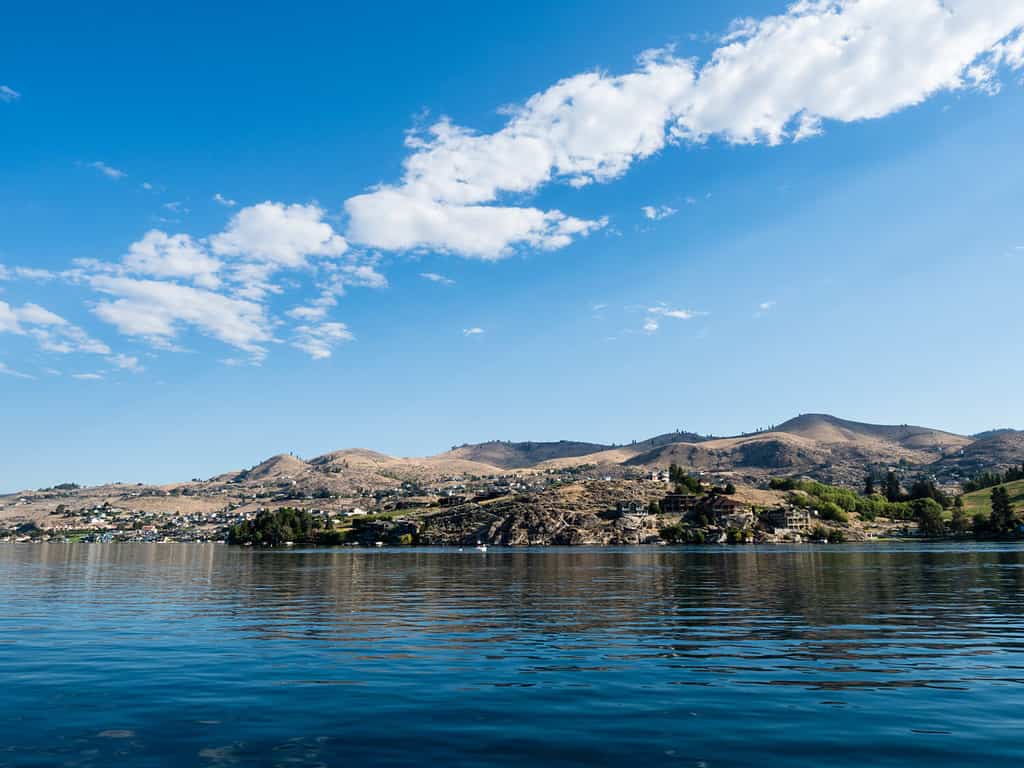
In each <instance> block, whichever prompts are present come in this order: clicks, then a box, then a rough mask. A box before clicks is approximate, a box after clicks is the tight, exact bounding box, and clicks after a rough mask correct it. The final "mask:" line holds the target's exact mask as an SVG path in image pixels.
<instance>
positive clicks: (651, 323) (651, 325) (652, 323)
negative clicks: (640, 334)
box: [644, 317, 658, 333]
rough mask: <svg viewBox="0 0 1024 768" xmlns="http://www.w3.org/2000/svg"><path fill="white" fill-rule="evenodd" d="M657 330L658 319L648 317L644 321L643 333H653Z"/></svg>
mask: <svg viewBox="0 0 1024 768" xmlns="http://www.w3.org/2000/svg"><path fill="white" fill-rule="evenodd" d="M657 330H658V321H657V320H655V319H654V318H653V317H648V318H647V319H646V320H645V321H644V333H654V332H655V331H657Z"/></svg>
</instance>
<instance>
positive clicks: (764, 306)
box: [754, 301, 776, 318]
mask: <svg viewBox="0 0 1024 768" xmlns="http://www.w3.org/2000/svg"><path fill="white" fill-rule="evenodd" d="M775 304H776V302H775V301H762V302H761V303H760V304H758V305H757V312H755V313H754V317H755V318H758V317H764V316H765V315H766V314H768V313H769V312H771V311H772V310H773V309H775Z"/></svg>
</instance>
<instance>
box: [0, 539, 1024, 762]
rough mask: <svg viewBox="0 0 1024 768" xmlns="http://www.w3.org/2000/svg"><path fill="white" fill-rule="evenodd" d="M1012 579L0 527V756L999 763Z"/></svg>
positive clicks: (1016, 655) (939, 561) (668, 554)
mask: <svg viewBox="0 0 1024 768" xmlns="http://www.w3.org/2000/svg"><path fill="white" fill-rule="evenodd" d="M1022 579H1024V549H1021V548H1020V547H1014V546H1003V547H999V546H988V547H969V548H964V547H952V546H907V545H901V546H893V547H881V546H874V547H856V546H849V547H832V548H813V547H793V548H779V547H776V548H759V549H755V548H733V549H728V548H727V549H712V548H700V549H679V550H676V549H667V548H637V549H621V550H620V549H603V550H598V549H593V550H591V549H542V550H522V549H509V550H501V549H492V550H491V551H490V552H488V553H486V554H482V553H479V552H476V551H472V552H458V551H438V550H374V551H367V550H355V551H353V550H348V549H346V550H308V551H300V550H281V551H254V550H249V549H234V548H228V547H223V546H217V545H93V546H81V545H79V546H75V545H57V544H43V545H34V546H13V545H12V546H5V547H0V583H2V584H3V585H5V587H4V590H3V593H2V594H0V676H2V678H0V679H3V680H5V681H9V682H8V683H7V684H6V685H5V694H4V696H3V697H2V698H0V715H2V722H3V725H2V726H0V727H2V728H4V729H5V730H7V731H8V732H7V733H4V734H3V735H4V737H5V738H4V739H3V743H4V744H5V746H4V747H3V748H0V765H2V764H6V763H5V761H7V762H10V763H11V764H14V763H17V764H33V762H35V763H38V764H53V763H54V762H61V763H66V764H78V765H107V764H110V762H111V761H116V762H118V763H119V764H125V765H130V764H138V765H144V764H153V761H154V760H157V761H160V760H161V759H162V760H164V761H168V760H171V761H173V762H175V763H176V764H195V765H211V764H266V765H277V764H281V765H284V764H288V765H295V764H316V763H318V762H320V763H324V764H342V763H345V764H349V765H351V764H353V763H356V764H358V763H373V764H396V765H397V764H409V763H411V762H417V761H418V759H419V758H422V757H423V756H425V755H429V756H431V757H432V758H433V759H435V760H437V761H438V762H442V761H443V762H445V763H449V764H461V765H473V764H481V765H495V764H502V763H520V762H522V761H524V760H527V759H529V760H531V761H533V762H541V763H545V762H557V763H559V764H566V763H569V764H580V765H583V764H593V763H595V762H611V763H618V762H624V761H625V760H635V759H643V760H645V761H647V762H653V763H659V764H660V763H667V764H679V763H680V762H682V763H683V764H690V765H696V764H698V763H699V762H701V761H703V762H705V763H707V764H708V765H712V764H713V765H750V764H759V763H761V762H763V758H764V755H765V754H766V753H768V752H770V753H772V754H773V755H775V758H774V759H776V760H779V761H782V762H784V763H787V764H800V765H802V764H807V765H819V764H821V761H822V758H823V756H827V758H828V762H829V763H830V764H848V765H862V764H863V763H864V762H867V761H868V760H870V761H871V762H873V763H881V764H882V765H885V764H893V765H896V764H900V765H906V764H916V763H917V762H921V763H924V762H926V761H928V762H936V761H938V762H940V763H942V762H944V761H945V762H947V764H964V762H963V761H959V762H958V759H957V756H960V757H961V758H963V760H964V761H966V762H968V763H969V762H972V761H973V759H976V758H977V757H978V755H984V757H985V761H986V763H987V764H999V763H1000V762H1001V761H1002V762H1006V764H1010V762H1013V763H1014V764H1017V763H1018V762H1019V760H1020V759H1022V758H1024V748H1022V747H1021V746H1020V745H1019V744H1018V741H1017V740H1016V739H1013V738H1010V737H1009V736H1010V735H1011V734H1013V733H1014V732H1015V729H1017V728H1019V727H1020V726H1021V725H1022V724H1024V723H1022V720H1021V718H1020V716H1019V715H1017V714H1016V713H1017V712H1018V711H1020V707H1021V705H1022V704H1024V687H1022V686H1021V683H1022V682H1024V636H1022V634H1021V629H1022V627H1024V622H1022V619H1021V613H1022V605H1021V601H1020V594H1021V580H1022ZM968 756H973V758H972V760H967V757H968ZM949 761H952V762H949Z"/></svg>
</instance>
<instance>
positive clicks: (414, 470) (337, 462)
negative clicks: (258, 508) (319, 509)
mask: <svg viewBox="0 0 1024 768" xmlns="http://www.w3.org/2000/svg"><path fill="white" fill-rule="evenodd" d="M309 464H310V465H311V466H313V467H314V468H317V469H320V470H323V471H334V470H339V469H340V470H344V469H347V470H353V469H362V470H370V471H373V472H377V473H381V474H386V475H391V476H402V477H408V478H409V479H417V480H423V479H432V478H436V477H438V476H442V475H452V474H470V475H498V474H501V473H502V472H503V471H504V470H502V469H501V468H500V467H498V466H495V465H492V464H486V463H483V462H479V461H469V460H467V459H461V458H454V457H448V456H447V455H446V454H441V455H440V456H430V457H426V458H397V457H395V456H388V455H386V454H383V453H377V452H375V451H368V450H365V449H361V448H352V449H349V450H345V451H335V452H333V453H328V454H324V455H323V456H318V457H317V458H315V459H311V460H310V462H309Z"/></svg>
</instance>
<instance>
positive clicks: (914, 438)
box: [222, 414, 1024, 488]
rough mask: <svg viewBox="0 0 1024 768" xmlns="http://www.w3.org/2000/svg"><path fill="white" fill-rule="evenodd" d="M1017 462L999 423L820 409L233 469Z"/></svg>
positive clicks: (940, 469) (750, 474)
mask: <svg viewBox="0 0 1024 768" xmlns="http://www.w3.org/2000/svg"><path fill="white" fill-rule="evenodd" d="M1022 461H1024V432H1021V431H1016V430H1006V429H1002V430H993V431H989V432H983V433H979V434H977V435H973V436H970V435H958V434H953V433H951V432H946V431H943V430H939V429H931V428H927V427H918V426H911V425H906V424H902V425H879V424H867V423H862V422H856V421H848V420H845V419H840V418H836V417H834V416H829V415H826V414H804V415H800V416H797V417H796V418H793V419H790V420H789V421H786V422H784V423H782V424H779V425H777V426H774V427H772V428H770V429H766V430H760V431H757V432H752V433H748V434H741V435H735V436H731V437H716V436H712V435H697V434H695V433H692V432H684V431H677V432H667V433H664V434H661V435H657V436H655V437H651V438H648V439H645V440H639V441H633V442H629V443H623V444H602V443H593V442H582V441H571V440H561V441H557V442H533V441H526V442H511V441H500V440H494V441H489V442H484V443H474V444H463V445H459V446H453V447H452V448H451V449H450V450H448V451H445V452H444V453H440V454H437V455H434V456H428V457H422V458H397V457H392V456H388V455H386V454H383V453H376V452H374V451H369V450H366V449H349V450H341V451H335V452H333V453H329V454H325V455H323V456H319V457H316V458H313V459H310V460H308V461H303V460H301V459H298V458H296V457H294V456H291V455H281V456H276V457H273V458H271V459H268V460H267V461H264V462H262V463H261V464H258V465H257V466H255V467H253V468H252V469H249V470H246V471H243V472H241V473H237V474H236V475H235V477H237V478H238V479H239V480H263V479H267V480H270V479H273V478H274V477H280V476H287V477H289V478H295V479H302V478H303V477H306V478H309V477H311V476H317V477H319V478H320V479H321V480H323V481H325V482H327V485H328V486H329V485H330V484H331V483H330V479H331V478H332V477H333V478H335V479H337V480H339V481H340V480H341V478H345V480H346V482H347V483H351V482H358V483H359V484H360V485H362V486H363V487H368V488H369V487H376V486H380V485H387V484H388V483H389V482H391V483H393V482H395V481H401V482H407V483H418V482H429V481H431V480H433V479H436V478H437V477H439V476H444V475H446V474H474V475H480V476H487V475H500V474H503V473H508V472H518V471H530V470H533V471H564V470H569V469H573V468H579V467H593V468H594V469H595V470H596V471H599V472H600V473H602V474H608V475H612V476H618V475H621V474H623V473H628V472H632V473H635V472H637V471H648V470H655V469H665V468H667V467H669V466H670V465H672V464H676V465H678V466H680V467H684V468H686V469H688V470H691V471H696V472H701V471H703V472H710V473H725V474H732V475H734V476H735V477H736V478H737V480H739V481H741V482H749V483H753V484H758V483H764V482H765V481H766V480H767V479H768V478H771V477H779V476H791V475H797V474H802V475H807V476H809V477H813V478H815V479H819V480H822V481H825V482H831V483H839V484H844V485H849V486H856V485H859V484H861V483H862V482H863V479H864V476H865V474H866V473H870V472H877V473H878V474H879V475H880V476H881V475H884V473H885V472H886V471H887V470H888V469H889V468H893V467H896V468H900V469H902V470H904V471H908V472H909V471H917V472H921V473H926V474H929V475H934V476H937V477H940V478H944V479H946V480H948V481H950V482H959V481H961V480H963V479H967V478H970V477H973V476H974V475H976V474H978V473H980V472H982V471H985V470H990V469H1000V468H1004V469H1005V468H1007V467H1010V466H1014V465H1019V464H1020V463H1021V462H1022ZM222 477H223V478H226V477H229V476H227V475H225V476H222Z"/></svg>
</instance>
